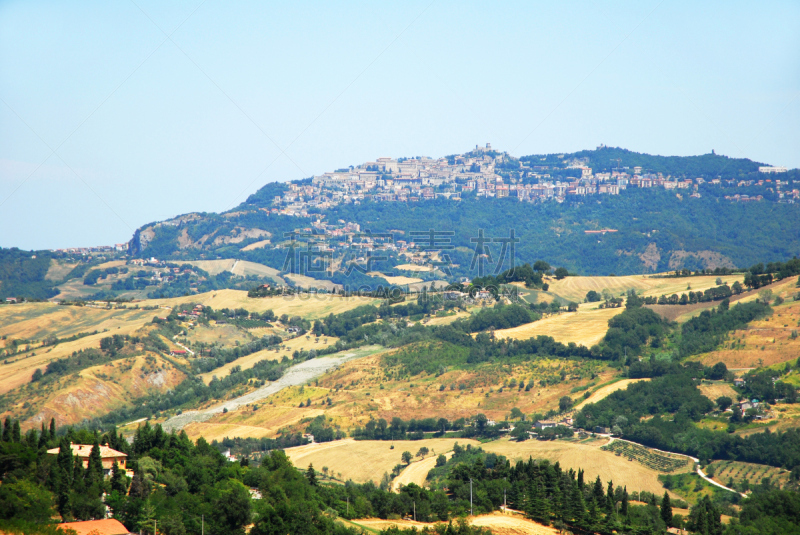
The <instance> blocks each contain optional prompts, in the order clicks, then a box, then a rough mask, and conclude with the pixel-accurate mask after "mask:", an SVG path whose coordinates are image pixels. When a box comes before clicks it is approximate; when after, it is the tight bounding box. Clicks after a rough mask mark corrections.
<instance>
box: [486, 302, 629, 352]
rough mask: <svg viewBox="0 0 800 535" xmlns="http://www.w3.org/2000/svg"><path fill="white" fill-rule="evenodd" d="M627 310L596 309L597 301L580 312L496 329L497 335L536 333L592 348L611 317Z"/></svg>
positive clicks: (519, 337) (516, 336)
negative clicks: (509, 327)
mask: <svg viewBox="0 0 800 535" xmlns="http://www.w3.org/2000/svg"><path fill="white" fill-rule="evenodd" d="M623 310H625V309H624V308H623V307H618V308H597V305H596V304H595V303H592V304H591V305H588V304H587V305H582V306H580V307H579V308H578V311H577V312H565V313H562V314H557V315H554V316H549V317H546V318H544V319H541V320H539V321H535V322H533V323H526V324H524V325H520V326H518V327H512V328H511V329H501V330H498V331H495V333H494V335H495V336H496V337H497V338H513V339H516V340H527V339H528V338H533V337H536V336H552V337H553V338H554V339H555V340H556V341H557V342H561V343H563V344H568V343H570V342H574V343H576V344H578V345H585V346H586V347H591V346H592V345H594V344H596V343H597V342H599V341H600V340H601V339H602V338H603V336H605V334H606V331H607V330H608V320H610V319H611V318H613V317H614V316H616V315H617V314H619V313H621V312H622V311H623Z"/></svg>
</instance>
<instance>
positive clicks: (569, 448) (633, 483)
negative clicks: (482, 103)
mask: <svg viewBox="0 0 800 535" xmlns="http://www.w3.org/2000/svg"><path fill="white" fill-rule="evenodd" d="M604 443H605V441H599V440H598V441H594V442H593V443H592V444H582V443H578V442H569V441H564V440H546V441H545V440H526V441H524V442H514V441H511V440H508V439H500V440H496V441H493V442H488V443H486V444H482V445H481V447H482V448H483V449H484V450H485V451H487V452H489V453H497V454H499V455H504V456H506V457H507V458H508V459H509V460H510V461H511V462H512V463H515V462H516V461H527V460H528V459H529V458H531V457H532V458H534V459H548V460H549V461H551V462H556V461H558V462H559V463H560V464H561V467H562V468H563V469H565V470H566V469H569V468H572V469H574V470H576V471H577V470H578V469H579V468H582V469H583V470H584V471H585V472H586V480H587V481H592V480H594V479H595V478H596V477H597V476H598V475H599V476H600V479H601V480H602V481H603V482H606V481H614V485H618V486H619V485H624V486H627V487H628V492H630V491H633V490H636V491H642V490H646V491H649V492H653V493H655V494H661V493H663V492H664V487H663V486H662V485H661V483H660V482H659V481H658V475H659V472H656V471H655V470H651V469H649V468H647V467H645V466H642V465H641V464H639V463H637V462H635V461H628V460H627V459H626V458H625V457H621V456H620V457H618V456H616V455H615V454H613V453H611V452H607V451H603V450H601V449H600V446H601V445H603V444H604Z"/></svg>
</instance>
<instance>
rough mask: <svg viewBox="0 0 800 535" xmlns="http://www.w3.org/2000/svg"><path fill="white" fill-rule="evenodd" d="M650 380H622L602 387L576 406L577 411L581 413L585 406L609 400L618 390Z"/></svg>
mask: <svg viewBox="0 0 800 535" xmlns="http://www.w3.org/2000/svg"><path fill="white" fill-rule="evenodd" d="M649 380H650V379H622V380H621V381H617V382H614V383H611V384H610V385H605V386H601V387H600V388H598V389H597V390H595V391H594V392H592V395H591V396H589V397H588V398H586V399H585V400H583V401H581V402H580V403H578V404H577V405H575V410H576V411H579V410H581V409H582V408H583V406H584V405H587V404H589V403H597V402H598V401H600V400H603V399H605V398H607V397H608V396H610V395H611V394H612V393H614V392H616V391H617V390H624V389H626V388H628V385H629V384H631V383H636V382H638V381H649Z"/></svg>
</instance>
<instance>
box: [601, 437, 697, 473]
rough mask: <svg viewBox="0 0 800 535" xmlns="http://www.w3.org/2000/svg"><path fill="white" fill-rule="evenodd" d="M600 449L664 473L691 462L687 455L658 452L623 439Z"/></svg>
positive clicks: (683, 466) (678, 468)
mask: <svg viewBox="0 0 800 535" xmlns="http://www.w3.org/2000/svg"><path fill="white" fill-rule="evenodd" d="M600 449H602V450H604V451H610V452H613V453H615V454H616V455H620V456H622V457H627V458H628V459H633V460H635V461H636V462H638V463H640V464H643V465H644V466H646V467H648V468H650V469H652V470H656V471H658V472H664V473H669V472H674V471H676V470H680V469H681V468H685V467H686V466H687V465H688V464H689V463H690V460H689V458H687V457H683V456H680V457H679V456H672V455H667V454H664V453H658V452H655V451H653V450H651V449H648V448H645V447H644V446H640V445H639V444H632V443H630V442H624V441H622V440H615V441H614V442H612V443H611V444H607V445H605V446H603V447H602V448H600Z"/></svg>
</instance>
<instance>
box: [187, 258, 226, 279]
mask: <svg viewBox="0 0 800 535" xmlns="http://www.w3.org/2000/svg"><path fill="white" fill-rule="evenodd" d="M181 263H182V264H189V265H190V266H194V267H198V268H200V269H202V270H203V271H207V272H208V274H209V275H212V276H216V275H219V274H220V273H222V272H223V271H230V270H231V268H232V267H233V264H235V263H236V260H235V259H233V258H227V259H224V260H187V261H186V262H181Z"/></svg>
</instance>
